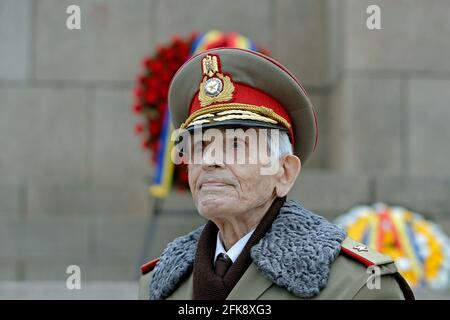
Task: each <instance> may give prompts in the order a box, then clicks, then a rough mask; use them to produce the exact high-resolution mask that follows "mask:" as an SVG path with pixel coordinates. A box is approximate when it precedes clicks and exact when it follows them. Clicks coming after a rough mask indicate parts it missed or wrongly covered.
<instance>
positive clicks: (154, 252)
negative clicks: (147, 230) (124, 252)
mask: <svg viewBox="0 0 450 320" xmlns="http://www.w3.org/2000/svg"><path fill="white" fill-rule="evenodd" d="M153 222H154V221H153ZM204 223H205V220H203V219H202V218H201V217H200V215H198V214H197V215H195V214H193V215H191V216H184V217H180V216H168V215H167V216H164V217H162V218H161V219H160V221H159V222H158V228H157V231H156V234H155V236H154V237H153V239H154V242H153V243H151V244H150V251H149V252H148V253H147V254H148V260H149V261H150V260H151V259H153V258H155V257H157V256H159V255H160V254H161V252H162V251H163V250H164V249H165V248H166V246H167V244H168V243H169V242H171V241H172V240H174V239H175V238H177V237H179V236H182V235H185V234H187V233H189V232H191V231H192V230H194V229H195V228H197V227H199V226H201V225H203V224H204Z"/></svg>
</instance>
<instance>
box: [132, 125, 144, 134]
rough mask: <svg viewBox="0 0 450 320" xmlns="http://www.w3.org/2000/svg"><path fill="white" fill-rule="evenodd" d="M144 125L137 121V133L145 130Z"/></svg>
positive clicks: (135, 126) (135, 130)
mask: <svg viewBox="0 0 450 320" xmlns="http://www.w3.org/2000/svg"><path fill="white" fill-rule="evenodd" d="M144 129H145V127H144V125H143V124H142V123H136V124H135V125H134V133H136V134H141V133H142V132H144Z"/></svg>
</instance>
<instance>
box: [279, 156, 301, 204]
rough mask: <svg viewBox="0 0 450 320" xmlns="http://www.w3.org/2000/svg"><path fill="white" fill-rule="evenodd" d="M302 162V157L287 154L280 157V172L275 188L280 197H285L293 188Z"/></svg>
mask: <svg viewBox="0 0 450 320" xmlns="http://www.w3.org/2000/svg"><path fill="white" fill-rule="evenodd" d="M301 167H302V163H301V161H300V158H299V157H297V156H295V155H293V154H287V155H284V156H283V157H281V158H280V172H279V174H278V175H277V182H276V185H275V190H276V193H277V196H278V197H284V196H285V195H287V194H288V192H289V191H290V190H291V188H292V186H293V185H294V183H295V180H297V177H298V175H299V173H300V170H301Z"/></svg>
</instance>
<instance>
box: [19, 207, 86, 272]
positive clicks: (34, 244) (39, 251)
mask: <svg viewBox="0 0 450 320" xmlns="http://www.w3.org/2000/svg"><path fill="white" fill-rule="evenodd" d="M16 230H17V231H16V233H15V235H14V237H13V238H11V240H13V241H15V243H16V251H15V252H14V254H15V257H16V258H17V259H19V260H21V261H24V262H26V263H28V262H33V261H36V260H37V261H41V262H42V263H44V264H45V263H49V262H50V261H59V262H64V263H67V264H71V263H72V261H77V262H79V261H86V259H87V256H88V246H89V234H88V224H87V222H86V220H84V219H80V218H79V217H78V218H75V217H73V218H66V217H64V218H62V217H51V216H38V217H27V218H26V219H21V220H20V221H17V222H16Z"/></svg>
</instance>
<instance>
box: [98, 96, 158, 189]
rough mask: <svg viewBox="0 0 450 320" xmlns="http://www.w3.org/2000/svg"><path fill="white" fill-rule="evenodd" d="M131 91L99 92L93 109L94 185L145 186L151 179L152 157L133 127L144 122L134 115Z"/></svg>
mask: <svg viewBox="0 0 450 320" xmlns="http://www.w3.org/2000/svg"><path fill="white" fill-rule="evenodd" d="M131 104H132V94H131V89H126V90H117V89H114V90H113V89H110V90H108V89H99V90H96V91H95V95H94V105H93V109H94V111H93V119H92V122H93V140H92V141H91V142H90V150H89V153H90V154H92V159H93V169H92V175H93V180H94V182H95V183H100V184H108V185H119V184H122V183H124V182H125V183H127V184H133V183H142V182H143V181H144V178H145V177H146V176H148V175H152V172H153V167H151V166H150V158H151V157H150V153H149V152H148V151H144V150H142V148H141V147H140V137H138V136H137V135H136V134H135V133H134V124H135V123H138V122H143V119H142V118H141V117H137V116H136V115H135V114H133V113H132V111H131V108H130V106H131Z"/></svg>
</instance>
